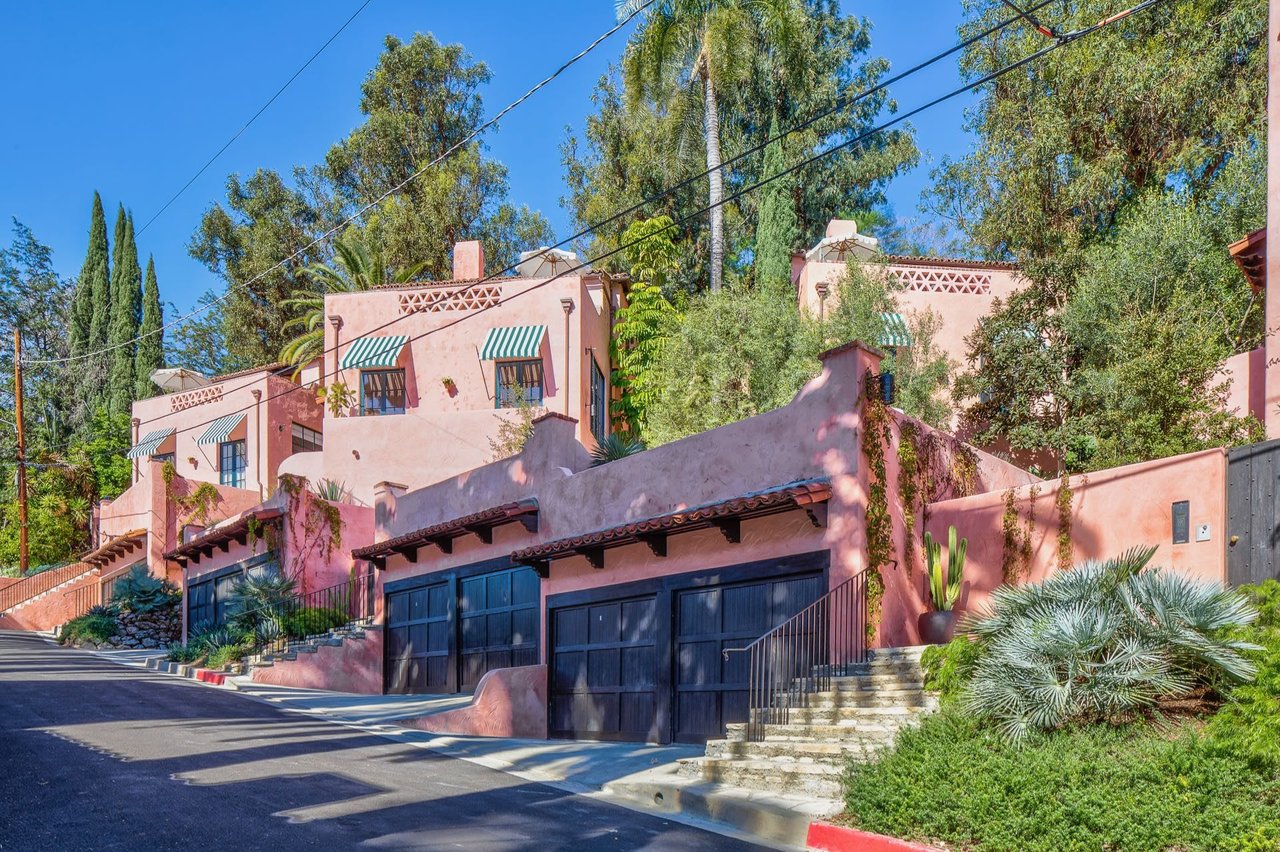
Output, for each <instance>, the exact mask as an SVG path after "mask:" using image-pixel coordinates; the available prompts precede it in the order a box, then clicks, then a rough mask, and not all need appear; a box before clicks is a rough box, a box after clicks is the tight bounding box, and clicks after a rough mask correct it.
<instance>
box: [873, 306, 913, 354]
mask: <svg viewBox="0 0 1280 852" xmlns="http://www.w3.org/2000/svg"><path fill="white" fill-rule="evenodd" d="M880 320H881V322H883V323H884V331H883V332H882V333H881V334H880V345H881V346H890V347H894V348H899V347H905V346H910V345H911V332H910V331H908V330H907V323H906V320H904V319H903V318H902V314H895V313H889V312H885V313H882V314H880Z"/></svg>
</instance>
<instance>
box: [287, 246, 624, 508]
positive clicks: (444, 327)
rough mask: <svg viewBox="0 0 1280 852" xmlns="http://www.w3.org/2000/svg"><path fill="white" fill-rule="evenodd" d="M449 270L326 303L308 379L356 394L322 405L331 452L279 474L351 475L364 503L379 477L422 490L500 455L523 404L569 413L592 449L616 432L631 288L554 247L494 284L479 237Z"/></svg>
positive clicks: (527, 257) (298, 460) (458, 249)
mask: <svg viewBox="0 0 1280 852" xmlns="http://www.w3.org/2000/svg"><path fill="white" fill-rule="evenodd" d="M453 276H454V277H453V279H452V280H449V281H432V282H415V283H413V284H409V285H404V286H400V287H385V288H380V289H377V290H372V291H366V292H358V293H336V294H331V295H329V296H327V297H326V298H325V312H326V317H327V320H328V323H327V325H326V336H325V355H324V357H323V363H321V364H317V365H314V366H313V367H312V368H311V369H310V370H308V371H307V373H306V374H305V375H304V381H314V382H317V383H319V384H321V385H324V386H326V387H328V388H329V389H330V395H329V398H330V400H332V399H333V398H334V393H333V389H334V388H335V387H338V388H339V389H342V390H345V395H346V397H347V401H346V402H345V403H344V404H343V405H341V406H340V407H339V408H338V410H337V411H335V410H333V407H332V406H331V407H330V408H328V409H327V410H326V412H325V420H324V429H323V431H324V434H325V446H324V447H323V449H317V451H315V452H312V453H304V454H300V455H297V456H294V457H293V458H290V459H289V460H288V461H287V462H286V463H285V465H284V467H283V468H281V472H283V473H292V474H296V475H299V476H303V477H306V478H307V479H309V480H311V481H313V482H314V481H317V480H318V479H319V478H321V477H324V478H328V479H331V480H333V481H335V482H341V483H343V484H344V485H345V486H346V487H347V489H348V490H349V491H350V493H351V494H352V496H353V498H354V499H355V500H356V501H357V502H365V503H368V502H370V501H372V500H373V495H374V486H375V485H376V484H377V483H379V482H394V483H399V484H401V485H402V486H405V487H408V488H420V487H422V486H424V485H428V484H430V483H433V482H438V481H440V480H442V479H446V478H448V477H450V476H454V475H456V474H458V473H461V472H462V471H465V470H470V469H471V468H474V467H478V466H479V465H482V464H484V463H486V462H488V461H490V460H491V459H493V458H494V456H495V448H494V442H495V441H496V440H497V439H498V437H499V428H500V426H501V425H502V423H503V421H514V420H515V419H517V417H518V416H519V415H518V412H517V411H516V408H517V407H518V406H523V407H528V408H531V409H533V410H535V411H537V412H538V413H542V412H555V413H557V414H563V415H566V416H568V417H571V418H573V419H574V420H575V421H576V422H577V423H578V426H577V428H576V431H575V435H576V437H577V439H578V440H579V441H580V442H582V443H583V444H585V445H587V446H591V445H593V444H594V442H595V440H596V439H597V438H598V437H603V436H604V435H605V434H606V433H607V432H608V430H609V419H608V400H609V396H610V385H609V374H610V362H609V334H610V329H611V328H612V323H613V315H614V312H615V311H616V310H617V309H618V307H619V306H620V305H621V304H622V300H623V298H624V294H623V283H624V282H623V281H622V280H615V279H611V278H610V277H609V276H608V275H606V274H604V273H602V272H595V271H592V270H591V269H589V268H587V267H584V266H582V265H581V264H580V263H579V262H578V261H577V259H576V258H575V257H574V255H573V254H571V253H568V252H563V251H557V250H553V249H539V250H536V251H531V252H526V253H525V254H524V255H523V256H522V260H521V262H520V264H519V267H518V269H517V274H516V275H511V276H502V277H496V276H495V277H488V278H486V276H485V268H484V250H483V248H482V247H481V245H480V243H479V242H465V243H459V244H458V245H456V246H455V247H454V252H453ZM375 418H376V419H375Z"/></svg>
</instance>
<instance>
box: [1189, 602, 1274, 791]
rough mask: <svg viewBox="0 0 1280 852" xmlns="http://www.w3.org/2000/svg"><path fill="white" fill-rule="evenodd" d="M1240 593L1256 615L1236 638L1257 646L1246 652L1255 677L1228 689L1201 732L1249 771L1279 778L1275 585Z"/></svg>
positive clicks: (1221, 751) (1222, 751)
mask: <svg viewBox="0 0 1280 852" xmlns="http://www.w3.org/2000/svg"><path fill="white" fill-rule="evenodd" d="M1241 591H1242V592H1244V593H1245V594H1247V595H1248V596H1249V599H1250V600H1251V601H1252V602H1253V604H1254V605H1255V606H1256V607H1257V608H1258V612H1259V617H1258V620H1257V621H1256V622H1255V623H1254V624H1253V626H1251V627H1249V628H1246V629H1244V630H1240V631H1237V633H1236V638H1237V639H1242V640H1244V641H1247V642H1251V643H1253V644H1255V645H1257V646H1258V648H1259V650H1257V651H1253V652H1249V655H1250V657H1251V658H1252V659H1253V661H1254V663H1255V664H1256V665H1257V667H1258V674H1257V677H1255V678H1254V680H1253V682H1251V683H1246V684H1241V685H1239V686H1237V687H1235V688H1234V689H1232V690H1231V691H1230V693H1229V694H1228V696H1227V701H1226V703H1225V704H1224V705H1223V706H1222V709H1221V710H1219V711H1218V713H1217V714H1216V715H1215V716H1214V717H1213V718H1212V719H1210V720H1209V723H1208V725H1207V726H1206V727H1205V733H1206V735H1207V736H1208V739H1209V743H1210V745H1211V747H1212V748H1213V749H1214V750H1215V752H1216V753H1218V754H1236V755H1239V756H1241V757H1242V758H1243V759H1245V760H1247V761H1248V762H1249V764H1250V765H1251V766H1253V767H1254V768H1255V769H1258V770H1261V771H1267V772H1273V773H1277V774H1280V583H1278V582H1276V581H1275V580H1267V581H1266V582H1265V583H1262V584H1261V585H1258V586H1245V587H1242V588H1241Z"/></svg>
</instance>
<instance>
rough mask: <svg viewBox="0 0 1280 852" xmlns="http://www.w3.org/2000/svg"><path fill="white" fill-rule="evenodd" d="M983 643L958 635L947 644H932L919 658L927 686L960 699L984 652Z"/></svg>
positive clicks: (946, 695) (945, 696) (945, 697)
mask: <svg viewBox="0 0 1280 852" xmlns="http://www.w3.org/2000/svg"><path fill="white" fill-rule="evenodd" d="M983 647H984V645H983V643H982V642H978V641H975V640H973V639H970V638H968V637H967V636H957V637H956V638H955V639H952V640H951V641H950V642H948V643H947V644H946V645H930V646H929V647H928V648H925V650H924V654H923V655H921V657H920V666H921V668H923V669H924V686H925V689H929V690H933V691H934V692H937V693H940V694H941V695H942V697H943V698H944V699H952V698H958V697H959V696H960V695H961V693H962V692H963V691H964V688H965V687H966V686H968V685H969V679H970V677H972V675H973V669H974V666H976V665H977V663H978V658H979V657H980V656H981V655H982V651H983Z"/></svg>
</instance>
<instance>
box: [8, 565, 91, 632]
mask: <svg viewBox="0 0 1280 852" xmlns="http://www.w3.org/2000/svg"><path fill="white" fill-rule="evenodd" d="M100 582H101V573H100V572H99V571H97V570H93V571H90V572H89V573H87V574H85V575H83V576H81V577H78V578H77V579H75V580H73V581H71V582H69V583H67V584H66V585H65V586H61V587H59V588H57V589H54V590H53V591H50V592H49V593H47V594H46V595H44V597H41V598H38V599H36V600H33V601H30V602H28V603H25V604H22V605H20V606H18V607H16V608H14V609H12V610H10V611H9V612H6V613H5V614H4V615H0V630H52V629H54V628H55V627H60V626H61V625H63V624H66V623H67V622H68V621H70V620H71V619H73V618H75V617H76V616H77V615H80V614H82V613H83V612H84V610H85V609H86V606H85V604H86V603H88V604H89V605H92V604H94V603H97V602H98V598H97V594H98V592H97V588H98V586H99V583H100ZM86 595H88V597H86Z"/></svg>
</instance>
